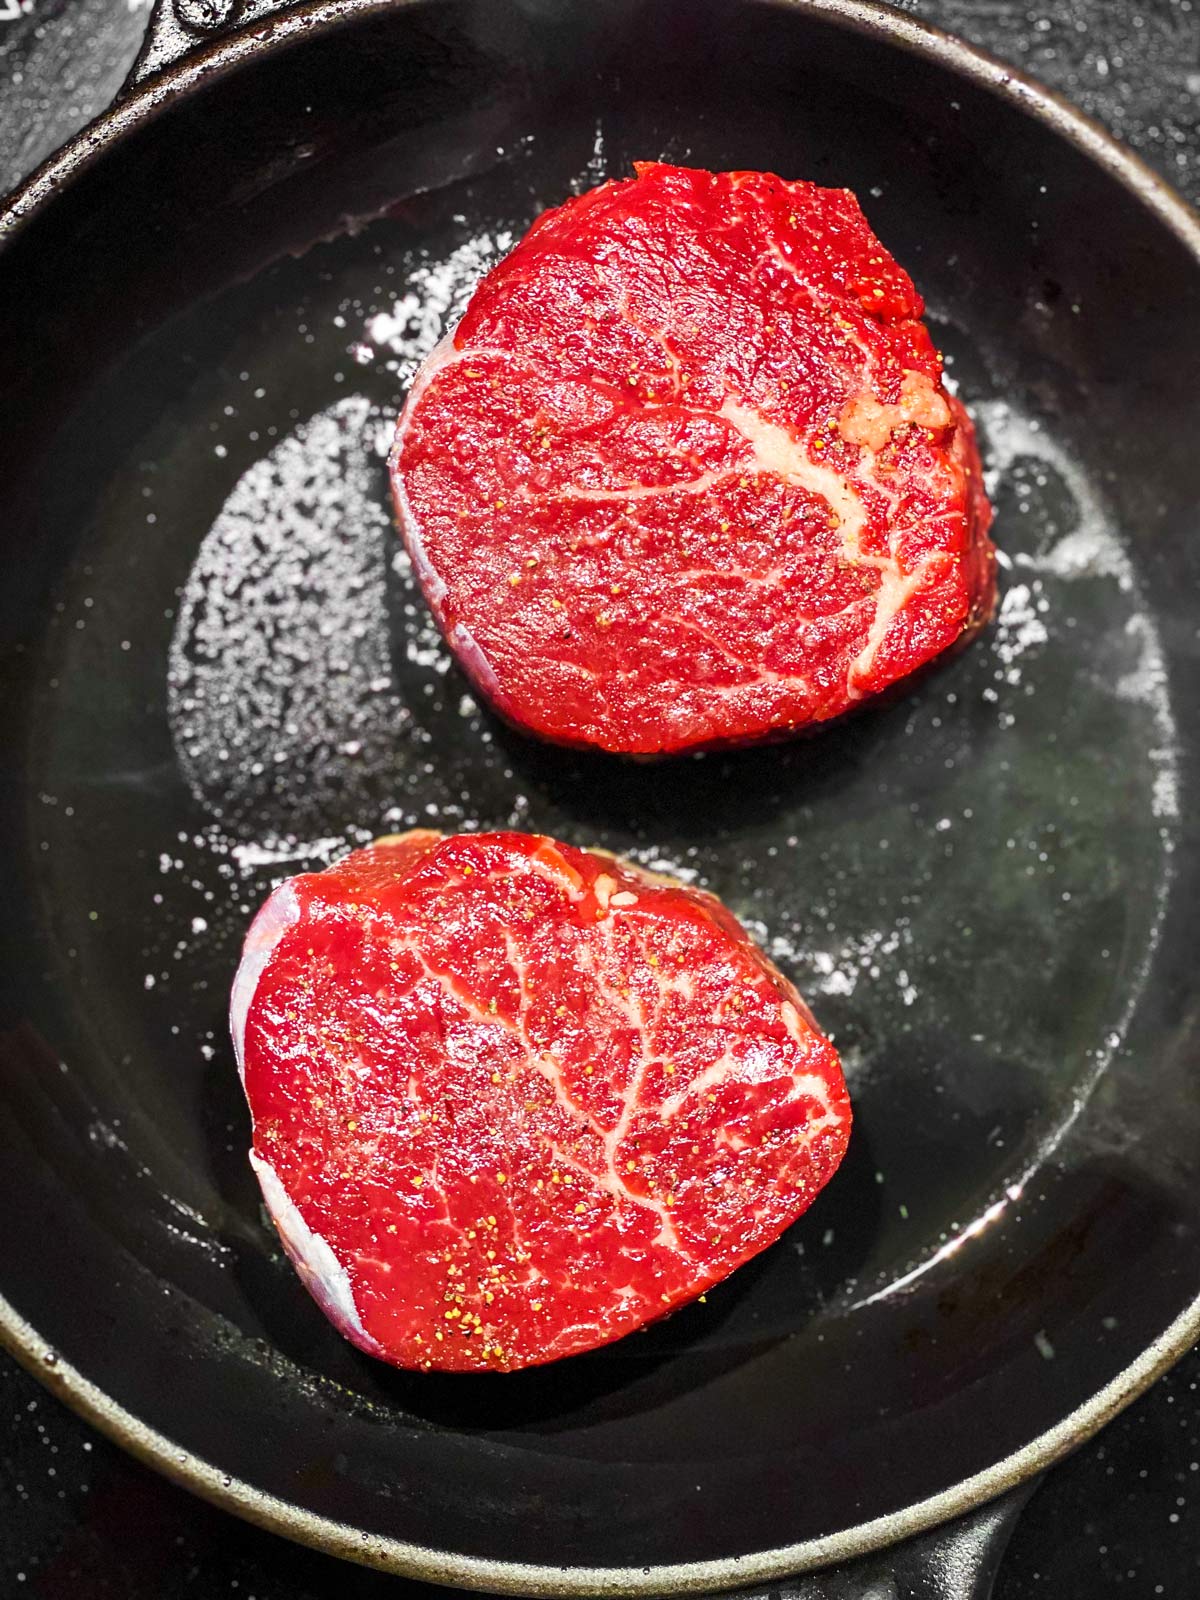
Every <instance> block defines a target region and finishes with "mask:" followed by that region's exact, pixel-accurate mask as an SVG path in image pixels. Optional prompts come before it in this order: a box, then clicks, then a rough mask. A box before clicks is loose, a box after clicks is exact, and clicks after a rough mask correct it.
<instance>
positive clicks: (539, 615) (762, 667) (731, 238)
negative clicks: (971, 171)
mask: <svg viewBox="0 0 1200 1600" xmlns="http://www.w3.org/2000/svg"><path fill="white" fill-rule="evenodd" d="M923 310H924V303H923V301H922V300H921V297H920V295H919V294H918V293H917V291H916V289H915V288H914V287H913V284H912V280H911V279H910V278H909V276H908V274H907V273H906V272H905V271H904V270H903V269H902V268H901V267H899V266H897V264H896V262H895V261H893V260H892V258H891V256H890V255H889V254H888V253H887V251H886V250H885V249H884V248H883V246H882V245H881V244H880V242H879V240H878V239H877V238H876V237H875V235H874V234H873V233H872V232H871V229H870V228H869V226H868V225H867V221H866V219H865V217H864V216H863V214H862V212H861V211H860V209H859V206H858V202H857V201H856V200H855V198H854V196H853V195H852V194H851V193H850V192H849V191H848V190H846V189H820V188H818V187H817V186H816V185H815V184H812V183H786V182H784V181H783V179H781V178H776V177H773V176H771V175H770V174H768V173H762V172H723V173H712V172H701V171H694V170H691V169H687V168H682V167H670V166H663V165H659V164H656V163H643V164H641V165H639V166H638V167H637V177H636V178H633V179H631V180H629V181H627V182H621V183H606V184H603V185H602V186H601V187H600V188H598V189H594V190H592V191H591V192H590V193H588V194H585V195H582V196H580V197H579V198H578V199H574V200H569V201H568V202H567V203H566V204H565V205H563V206H560V207H558V209H557V210H554V211H548V212H546V213H545V214H544V215H543V216H541V217H539V218H538V220H537V221H536V222H535V223H534V225H533V227H532V228H531V229H530V230H529V232H528V233H527V234H526V236H525V238H524V239H523V240H522V242H521V243H520V244H519V245H518V246H517V247H516V249H515V250H513V252H512V253H511V255H509V256H508V257H507V258H506V259H505V260H504V261H502V262H501V263H500V264H499V265H498V266H497V267H496V268H494V270H493V271H492V272H490V273H489V274H488V275H487V277H486V278H484V280H483V282H482V283H481V284H480V285H479V288H478V289H477V290H476V292H475V295H474V297H473V299H472V300H471V303H470V305H469V306H468V308H467V312H466V315H465V316H464V317H463V319H462V321H461V322H460V323H459V325H458V327H457V328H456V329H455V330H454V332H453V334H452V335H450V336H449V337H447V338H446V339H444V340H443V341H442V343H441V344H440V345H439V346H438V347H437V349H436V350H435V351H434V352H433V353H432V355H430V357H429V359H428V360H427V361H426V362H425V364H424V366H423V367H422V368H421V370H420V372H419V373H418V374H417V377H416V380H415V381H414V383H413V387H412V391H411V393H410V395H409V398H408V403H407V405H406V406H405V409H404V413H403V415H402V416H401V419H400V424H399V428H398V430H397V435H396V442H395V447H394V449H393V452H392V459H391V471H392V486H393V491H394V496H395V502H396V508H397V512H398V516H399V521H400V527H401V531H402V533H403V536H404V540H405V543H406V545H407V547H408V550H409V553H410V555H411V557H412V560H413V564H414V567H415V569H416V573H417V576H418V579H419V581H420V583H421V586H422V589H423V590H424V593H425V596H426V599H427V600H428V602H429V604H430V606H431V607H432V609H433V612H434V614H435V616H436V617H437V620H438V622H439V624H440V626H441V628H442V630H443V632H444V633H445V635H446V638H447V640H448V641H449V643H450V647H451V648H452V650H453V651H454V652H455V654H456V656H457V657H458V659H459V661H460V663H461V664H462V666H463V668H464V669H465V671H466V672H467V673H468V675H469V676H470V678H471V679H472V681H473V682H474V684H475V686H476V687H477V688H478V689H479V691H480V692H481V693H482V694H483V695H484V696H485V697H486V698H487V699H488V700H490V702H491V703H492V705H493V706H494V707H495V709H496V710H497V711H498V712H499V713H500V714H501V715H502V716H504V717H505V718H507V719H508V720H509V721H510V722H512V723H514V724H515V725H516V726H517V727H519V728H523V729H525V730H526V731H528V732H531V733H535V734H539V735H541V736H542V737H543V738H546V739H551V740H555V741H558V742H560V743H565V744H573V745H597V746H599V747H601V748H602V749H605V750H612V751H621V752H625V753H627V754H634V755H662V754H668V753H670V752H673V751H681V750H687V749H694V748H700V747H704V746H714V745H727V744H742V743H751V742H754V741H758V740H762V739H770V738H779V737H782V736H784V735H786V734H788V733H791V732H794V731H796V730H799V729H803V728H806V727H810V726H812V725H813V724H816V723H821V722H825V721H828V720H829V719H830V718H831V717H837V716H840V715H842V713H843V712H846V711H849V710H851V709H852V708H853V707H855V706H857V705H859V704H861V702H862V701H864V700H866V699H869V698H870V697H871V696H873V695H878V694H880V693H881V692H882V691H884V690H885V689H888V688H889V687H890V686H891V685H893V684H895V683H896V682H897V681H898V680H899V679H902V678H904V677H906V676H907V675H908V674H909V673H911V672H913V671H915V669H916V668H918V667H920V666H922V665H923V664H924V663H926V662H928V661H930V660H931V659H932V658H933V657H935V656H937V655H939V654H940V653H941V652H942V651H944V650H947V649H949V648H950V647H951V646H952V645H954V644H956V643H957V642H959V641H961V640H963V639H965V638H967V637H969V636H970V635H971V634H972V633H973V632H974V631H976V630H977V629H978V628H979V627H980V626H981V625H982V624H983V622H984V621H986V619H987V617H988V616H989V614H990V611H991V607H992V601H993V595H994V552H993V548H992V545H991V543H990V541H989V539H988V537H987V530H988V525H989V523H990V521H991V509H990V507H989V505H988V502H987V499H986V497H985V495H984V491H983V487H982V482H981V475H980V466H979V457H978V454H977V452H976V448H975V442H974V434H973V431H972V428H971V424H970V421H969V419H968V417H967V414H966V412H965V411H964V410H963V408H962V407H961V405H959V404H958V402H957V401H956V400H955V399H954V398H953V397H952V396H950V395H949V394H948V393H947V392H946V390H945V388H944V386H943V383H942V362H941V357H940V356H939V354H938V352H937V351H936V350H935V349H934V347H933V344H932V343H931V341H930V338H929V334H928V332H927V331H926V329H925V326H924V324H923V323H922V322H921V320H920V319H921V315H922V313H923Z"/></svg>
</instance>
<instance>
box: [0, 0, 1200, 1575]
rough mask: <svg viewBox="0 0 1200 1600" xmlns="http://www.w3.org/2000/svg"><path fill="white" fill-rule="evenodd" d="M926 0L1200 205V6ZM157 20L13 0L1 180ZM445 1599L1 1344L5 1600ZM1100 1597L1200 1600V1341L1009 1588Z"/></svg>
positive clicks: (1012, 1561) (104, 0)
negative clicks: (109, 1420) (303, 1540)
mask: <svg viewBox="0 0 1200 1600" xmlns="http://www.w3.org/2000/svg"><path fill="white" fill-rule="evenodd" d="M904 9H906V10H909V11H911V12H914V13H915V14H917V15H919V16H921V17H924V18H926V19H927V20H929V21H931V22H935V23H938V24H940V25H941V26H943V27H946V28H949V29H950V30H952V31H954V32H956V33H959V34H961V35H963V36H964V37H965V38H967V39H970V40H971V41H973V42H974V43H976V44H980V45H983V46H984V47H985V48H987V49H989V50H991V51H992V52H993V53H994V54H996V55H999V56H1002V57H1005V58H1006V59H1008V60H1009V61H1012V62H1014V63H1016V64H1017V65H1019V66H1020V67H1022V68H1024V69H1025V70H1027V71H1029V72H1031V73H1033V75H1034V76H1036V77H1038V78H1040V79H1041V80H1042V81H1043V82H1044V83H1047V84H1049V85H1051V86H1052V87H1053V88H1056V89H1058V90H1060V91H1062V92H1063V93H1064V94H1066V95H1067V96H1068V97H1069V98H1070V99H1071V100H1073V101H1074V102H1075V103H1076V104H1077V105H1080V106H1082V107H1083V108H1084V109H1085V110H1086V111H1089V112H1090V113H1091V114H1092V115H1093V116H1095V117H1098V118H1099V119H1100V121H1102V122H1103V123H1105V124H1106V125H1107V126H1108V127H1109V128H1110V129H1111V130H1112V131H1113V132H1114V133H1116V134H1117V136H1118V137H1119V138H1121V139H1123V140H1124V141H1125V142H1126V143H1127V144H1129V145H1131V146H1132V147H1133V148H1134V149H1135V150H1137V151H1138V152H1139V153H1140V154H1141V155H1142V156H1143V157H1144V158H1145V159H1146V160H1147V161H1149V162H1150V164H1151V165H1152V166H1154V167H1156V168H1157V169H1158V171H1159V172H1161V173H1163V174H1164V175H1165V176H1166V177H1167V178H1168V179H1169V180H1170V181H1171V182H1172V183H1173V184H1175V186H1176V187H1177V188H1178V189H1180V190H1181V191H1182V193H1183V194H1184V195H1185V196H1186V197H1187V198H1188V199H1189V200H1191V201H1192V203H1193V204H1197V203H1200V0H1146V3H1145V4H1122V3H1119V0H1116V3H1111V0H1109V3H1106V0H1074V3H1072V0H1057V3H1055V4H1050V5H1046V6H1026V5H1021V4H1013V3H1011V0H909V3H908V4H907V5H906V6H905V7H904ZM9 12H17V13H20V14H17V15H13V16H9V15H8V13H9ZM147 15H148V4H147V0H0V192H2V191H4V190H5V189H7V188H9V187H10V186H11V185H13V184H15V183H17V182H18V181H19V180H20V179H21V178H22V177H23V176H24V175H25V173H27V172H28V171H29V170H30V169H31V168H32V167H33V166H34V165H36V163H37V162H38V161H39V160H40V159H41V158H42V157H43V156H45V155H46V154H48V153H49V151H51V150H52V149H53V148H54V147H55V146H56V145H58V144H60V143H61V142H62V141H63V140H64V139H66V138H67V137H68V136H69V135H71V134H72V133H74V132H75V131H76V130H77V129H78V128H79V127H80V126H81V125H82V124H83V123H84V122H85V121H87V119H88V118H89V117H91V116H93V115H95V114H96V113H97V112H98V111H99V110H101V109H102V107H103V106H104V105H105V104H106V103H107V101H108V100H109V99H110V98H111V97H112V95H113V93H114V92H115V91H116V89H117V87H118V85H119V84H120V82H121V80H122V78H123V77H124V75H125V72H126V70H127V68H128V66H129V64H130V63H131V62H132V60H133V57H134V54H135V53H136V50H137V46H138V44H139V42H140V39H141V36H142V32H143V30H144V28H145V24H146V19H147ZM0 360H3V352H0ZM1197 379H1198V381H1200V373H1198V374H1197ZM0 425H2V419H0ZM2 1227H3V1222H2V1219H0V1230H2ZM0 1238H2V1231H0ZM0 1248H3V1246H2V1243H0ZM445 1594H446V1591H444V1590H432V1589H428V1588H425V1587H424V1586H418V1585H414V1584H405V1583H403V1582H401V1581H399V1580H392V1579H387V1578H381V1577H379V1576H377V1575H374V1574H370V1573H367V1572H364V1571H360V1570H358V1569H356V1568H351V1567H348V1566H345V1565H343V1564H342V1563H340V1562H335V1561H332V1560H330V1559H328V1558H326V1557H323V1556H319V1555H315V1554H313V1553H312V1552H310V1551H307V1550H301V1549H299V1548H298V1547H296V1546H293V1545H291V1544H288V1543H286V1542H285V1541H283V1540H281V1539H278V1538H276V1537H274V1536H273V1535H271V1534H266V1533H261V1532H259V1531H258V1530H256V1529H253V1528H250V1527H248V1526H246V1525H244V1524H242V1523H240V1522H237V1521H235V1520H233V1519H232V1518H230V1517H228V1516H226V1515H225V1514H224V1513H223V1512H220V1511H216V1510H214V1509H212V1508H210V1507H209V1506H206V1505H204V1504H202V1503H201V1502H200V1501H198V1500H195V1499H193V1498H192V1497H191V1496H190V1495H187V1494H185V1493H184V1492H183V1491H181V1490H178V1489H175V1488H173V1487H172V1486H171V1485H170V1484H168V1483H166V1482H165V1481H164V1480H162V1479H160V1478H158V1477H156V1476H155V1475H154V1474H152V1473H150V1472H148V1471H146V1470H145V1469H143V1468H141V1467H139V1466H138V1465H137V1464H136V1463H135V1462H133V1461H132V1460H130V1459H129V1458H128V1457H126V1456H125V1455H124V1454H123V1453H122V1452H121V1451H119V1450H117V1449H116V1448H115V1447H114V1446H113V1445H110V1444H108V1443H107V1442H106V1441H105V1440H103V1439H102V1438H100V1437H99V1436H98V1435H96V1434H94V1433H92V1431H91V1430H90V1429H89V1428H87V1427H86V1426H85V1425H84V1424H83V1423H82V1422H80V1421H78V1420H77V1419H76V1418H75V1417H74V1416H73V1415H72V1414H71V1413H70V1412H68V1411H66V1410H64V1409H63V1408H62V1407H61V1406H60V1405H59V1404H57V1402H55V1401H53V1400H51V1399H50V1398H49V1396H48V1395H46V1394H45V1393H44V1392H43V1390H42V1389H40V1388H39V1387H38V1385H37V1384H35V1383H34V1381H33V1380H32V1379H31V1378H29V1377H27V1376H26V1375H25V1374H24V1373H23V1372H22V1371H21V1370H20V1369H19V1368H17V1367H16V1366H15V1365H14V1364H13V1363H12V1362H11V1361H9V1360H8V1359H7V1358H5V1357H2V1356H0V1600H17V1597H21V1596H25V1595H30V1596H33V1595H40V1596H43V1597H49V1600H59V1597H60V1596H63V1597H65V1596H70V1597H71V1600H100V1597H109V1596H111V1597H114V1600H172V1597H175V1596H179V1597H195V1600H216V1597H217V1596H221V1597H226V1596H230V1597H233V1600H332V1597H334V1596H337V1597H338V1600H434V1597H442V1600H444V1596H445ZM1100 1595H1105V1596H1107V1595H1120V1596H1123V1597H1128V1600H1141V1597H1143V1596H1145V1597H1147V1600H1149V1597H1151V1596H1156V1595H1162V1596H1166V1597H1168V1600H1195V1597H1200V1350H1196V1351H1193V1352H1192V1353H1191V1355H1190V1356H1188V1357H1187V1358H1185V1360H1184V1361H1182V1362H1181V1363H1180V1365H1179V1366H1178V1367H1177V1368H1176V1369H1175V1371H1174V1372H1172V1373H1170V1374H1169V1375H1168V1376H1167V1377H1166V1378H1164V1379H1163V1380H1162V1381H1161V1382H1159V1383H1158V1384H1157V1385H1156V1386H1155V1387H1154V1388H1153V1389H1152V1390H1151V1391H1150V1393H1149V1394H1148V1395H1146V1396H1145V1397H1144V1398H1143V1399H1142V1400H1141V1401H1139V1402H1138V1403H1137V1404H1136V1405H1134V1406H1133V1407H1131V1408H1130V1410H1128V1411H1127V1412H1125V1413H1124V1415H1123V1416H1121V1417H1120V1418H1119V1419H1118V1420H1117V1421H1116V1422H1115V1423H1113V1424H1112V1425H1111V1426H1110V1427H1109V1428H1107V1429H1106V1430H1105V1431H1104V1432H1103V1433H1102V1434H1101V1435H1100V1436H1099V1438H1098V1439H1096V1440H1094V1441H1093V1442H1092V1443H1091V1444H1090V1445H1088V1446H1087V1447H1086V1448H1085V1449H1083V1450H1082V1451H1080V1452H1079V1453H1078V1454H1077V1455H1076V1456H1074V1457H1073V1458H1072V1459H1071V1460H1070V1461H1068V1462H1067V1463H1066V1464H1065V1465H1063V1466H1060V1467H1059V1468H1057V1469H1056V1470H1055V1471H1054V1472H1053V1473H1051V1474H1050V1476H1049V1477H1048V1478H1047V1479H1046V1480H1045V1482H1044V1483H1043V1485H1042V1486H1041V1487H1040V1488H1039V1489H1038V1491H1037V1493H1036V1494H1035V1496H1034V1498H1033V1499H1032V1501H1031V1502H1030V1504H1029V1506H1028V1507H1027V1509H1026V1510H1025V1512H1024V1514H1023V1516H1022V1518H1021V1520H1020V1522H1019V1524H1018V1526H1017V1531H1016V1533H1015V1534H1014V1536H1013V1540H1012V1543H1011V1545H1010V1546H1009V1550H1008V1554H1007V1556H1006V1558H1005V1562H1004V1567H1003V1570H1002V1572H1001V1576H1000V1580H999V1583H998V1585H997V1589H996V1600H1096V1597H1097V1596H1100Z"/></svg>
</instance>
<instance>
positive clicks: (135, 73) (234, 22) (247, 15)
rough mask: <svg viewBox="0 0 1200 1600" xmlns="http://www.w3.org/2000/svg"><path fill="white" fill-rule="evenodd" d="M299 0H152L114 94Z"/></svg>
mask: <svg viewBox="0 0 1200 1600" xmlns="http://www.w3.org/2000/svg"><path fill="white" fill-rule="evenodd" d="M297 3H298V0H154V5H153V8H152V9H151V12H150V21H149V24H148V25H147V28H146V37H145V38H144V39H143V40H142V48H141V49H140V50H139V51H138V57H137V60H136V61H135V62H134V63H133V66H132V67H131V68H130V71H129V76H128V77H127V78H126V80H125V82H124V83H123V84H122V86H121V92H120V94H119V95H118V96H117V98H118V99H123V98H124V97H125V96H126V95H127V94H129V93H130V92H131V91H132V90H134V89H138V88H140V87H141V85H142V84H143V83H145V82H146V80H147V79H148V78H152V77H154V75H155V73H158V72H161V71H162V70H163V68H164V67H171V66H174V65H175V64H176V63H177V62H180V61H182V60H183V58H184V57H185V56H189V55H192V54H193V53H194V52H196V51H199V50H203V49H204V47H205V46H206V45H209V44H212V43H213V42H214V41H215V40H217V39H219V38H220V37H221V36H222V35H223V34H226V33H232V32H233V30H234V29H235V28H244V27H246V26H247V25H248V24H250V23H254V22H259V21H261V20H262V19H263V18H265V17H269V16H271V15H273V13H275V12H276V11H290V10H292V9H293V8H294V6H295V5H296V4H297Z"/></svg>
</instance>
